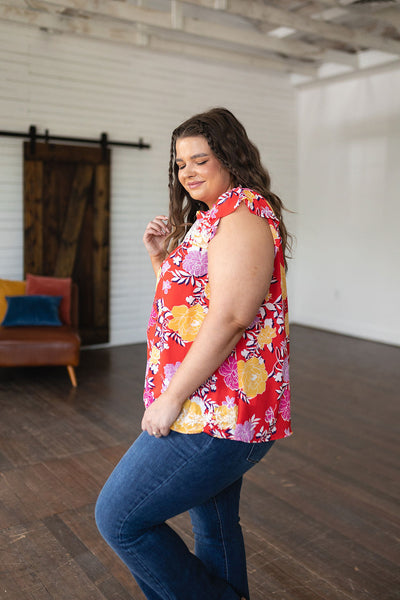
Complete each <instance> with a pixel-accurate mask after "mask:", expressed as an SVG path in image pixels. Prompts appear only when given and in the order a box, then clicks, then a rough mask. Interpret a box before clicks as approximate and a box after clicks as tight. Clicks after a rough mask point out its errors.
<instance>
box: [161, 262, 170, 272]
mask: <svg viewBox="0 0 400 600" xmlns="http://www.w3.org/2000/svg"><path fill="white" fill-rule="evenodd" d="M168 267H169V264H168V263H167V262H164V263H163V264H162V266H161V275H164V273H165V271H168Z"/></svg>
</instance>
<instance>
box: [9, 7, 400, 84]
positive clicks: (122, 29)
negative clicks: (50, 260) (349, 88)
mask: <svg viewBox="0 0 400 600" xmlns="http://www.w3.org/2000/svg"><path fill="white" fill-rule="evenodd" d="M0 20H2V21H9V22H16V23H22V24H24V25H26V26H30V27H36V28H40V29H41V30H43V31H46V32H48V33H49V35H62V34H63V33H65V32H67V33H69V34H73V35H77V36H85V37H90V38H96V39H102V40H107V41H112V42H117V43H123V44H131V45H137V46H141V47H147V48H149V49H152V50H155V51H159V52H164V53H173V54H179V55H181V56H182V55H184V56H192V57H197V58H200V59H203V60H210V61H214V62H225V63H226V62H228V63H234V64H237V65H247V66H251V67H254V68H258V69H261V70H262V69H264V70H270V69H273V70H279V71H283V72H288V73H291V74H293V81H294V83H296V82H298V83H301V82H303V81H315V80H317V79H320V78H323V77H327V76H331V75H337V74H338V73H346V72H350V73H354V72H357V71H359V70H363V69H367V68H370V67H371V66H375V65H376V64H379V65H383V64H397V62H399V64H400V0H313V1H304V0H279V1H278V0H184V1H178V0H0Z"/></svg>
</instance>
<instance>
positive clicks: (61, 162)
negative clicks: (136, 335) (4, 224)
mask: <svg viewBox="0 0 400 600" xmlns="http://www.w3.org/2000/svg"><path fill="white" fill-rule="evenodd" d="M109 212H110V151H109V150H103V149H102V148H100V147H99V148H96V147H85V146H68V145H60V144H45V143H43V144H41V143H36V145H35V148H34V151H33V152H32V151H31V147H30V144H29V142H26V143H24V229H25V234H24V269H25V274H26V273H34V274H36V275H52V276H55V277H72V279H73V281H75V282H76V283H77V284H78V286H79V330H80V334H81V337H82V341H83V343H84V344H99V343H104V342H108V341H109V314H108V313H109V254H110V252H109Z"/></svg>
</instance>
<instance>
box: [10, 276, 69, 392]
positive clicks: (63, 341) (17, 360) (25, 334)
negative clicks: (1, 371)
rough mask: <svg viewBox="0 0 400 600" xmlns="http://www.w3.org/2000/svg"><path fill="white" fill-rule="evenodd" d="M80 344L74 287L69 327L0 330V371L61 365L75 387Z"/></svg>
mask: <svg viewBox="0 0 400 600" xmlns="http://www.w3.org/2000/svg"><path fill="white" fill-rule="evenodd" d="M80 346H81V340H80V337H79V333H78V286H77V285H76V284H75V283H73V284H72V289H71V325H62V326H61V327H40V326H36V327H1V326H0V367H25V366H33V367H39V366H46V365H63V366H66V367H67V369H68V374H69V377H70V379H71V383H72V385H73V386H74V387H76V386H77V381H76V376H75V369H74V368H75V367H77V366H78V364H79V354H80Z"/></svg>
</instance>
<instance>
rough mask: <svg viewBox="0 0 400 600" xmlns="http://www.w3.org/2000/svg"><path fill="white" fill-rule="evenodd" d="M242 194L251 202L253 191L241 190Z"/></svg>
mask: <svg viewBox="0 0 400 600" xmlns="http://www.w3.org/2000/svg"><path fill="white" fill-rule="evenodd" d="M242 194H243V196H244V197H245V198H247V200H251V202H253V200H254V192H252V191H251V190H243V192H242Z"/></svg>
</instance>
